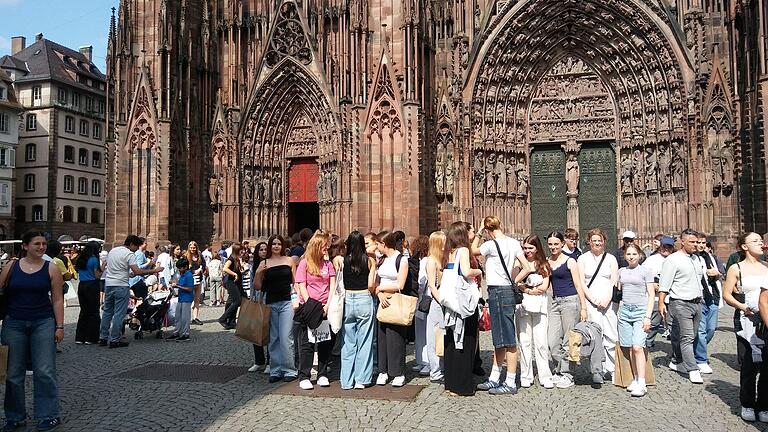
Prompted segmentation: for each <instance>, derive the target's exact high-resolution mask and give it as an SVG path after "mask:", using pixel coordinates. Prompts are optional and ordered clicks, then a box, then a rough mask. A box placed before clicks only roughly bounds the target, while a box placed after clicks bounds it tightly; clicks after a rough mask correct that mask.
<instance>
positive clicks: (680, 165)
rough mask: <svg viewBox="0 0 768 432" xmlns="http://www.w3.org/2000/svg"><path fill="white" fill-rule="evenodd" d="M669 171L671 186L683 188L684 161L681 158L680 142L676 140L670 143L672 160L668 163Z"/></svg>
mask: <svg viewBox="0 0 768 432" xmlns="http://www.w3.org/2000/svg"><path fill="white" fill-rule="evenodd" d="M669 173H670V177H671V180H672V188H673V189H684V188H685V161H684V160H683V152H682V150H681V149H680V144H679V143H677V142H673V143H672V161H671V162H670V165H669Z"/></svg>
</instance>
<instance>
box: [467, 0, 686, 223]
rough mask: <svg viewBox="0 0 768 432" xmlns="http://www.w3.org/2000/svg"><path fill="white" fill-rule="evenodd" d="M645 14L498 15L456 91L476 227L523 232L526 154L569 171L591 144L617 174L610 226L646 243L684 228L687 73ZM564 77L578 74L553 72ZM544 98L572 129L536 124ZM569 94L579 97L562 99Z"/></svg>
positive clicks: (546, 7) (636, 7) (639, 4)
mask: <svg viewBox="0 0 768 432" xmlns="http://www.w3.org/2000/svg"><path fill="white" fill-rule="evenodd" d="M649 9H650V10H649ZM657 9H658V6H654V5H651V4H649V3H648V2H644V1H640V0H630V1H618V0H600V1H598V0H584V1H581V2H562V1H557V0H528V1H521V2H516V3H515V4H513V5H511V4H510V5H508V6H507V7H506V9H505V12H503V13H502V14H500V18H498V19H497V20H496V22H494V23H492V25H491V30H490V31H489V34H490V37H489V38H488V39H487V40H485V41H484V42H483V43H482V44H481V45H480V47H479V48H478V49H477V51H476V52H475V58H477V59H478V63H477V65H476V66H475V68H474V69H473V70H472V72H471V73H470V76H469V82H468V84H469V85H468V86H467V87H466V88H467V90H466V91H467V92H471V95H467V96H471V100H470V113H469V114H470V122H471V128H470V131H471V132H470V135H469V136H468V139H469V140H470V143H471V146H472V148H473V153H474V161H473V163H472V167H471V171H472V178H473V182H472V183H473V189H474V191H473V194H472V195H473V207H474V209H475V213H474V214H475V217H476V218H477V219H479V218H482V216H483V215H485V214H497V215H500V216H501V217H502V220H503V222H504V224H505V225H506V226H509V227H510V229H511V231H513V232H514V233H515V234H518V235H523V234H525V233H528V232H530V230H531V220H530V211H531V202H530V200H531V196H530V188H529V181H530V180H531V178H530V169H531V165H530V162H531V151H532V150H533V149H535V148H537V147H541V146H545V145H547V144H549V145H554V146H560V147H561V148H562V149H563V150H564V151H565V152H566V153H569V156H568V157H566V158H565V159H564V160H565V161H568V160H569V159H573V160H574V162H575V163H576V164H579V163H580V161H579V158H578V154H579V151H580V149H581V146H582V145H584V144H588V143H596V142H602V143H607V144H608V145H609V146H610V147H611V148H615V158H616V159H615V160H614V164H615V166H620V167H621V170H618V169H615V168H614V171H620V172H621V175H619V174H618V173H617V174H616V175H615V180H614V183H615V184H616V185H617V186H620V190H621V193H617V194H616V202H617V203H618V205H617V207H618V209H617V218H618V220H619V224H620V225H621V227H630V228H633V229H635V230H637V231H638V232H639V233H640V235H641V236H643V237H651V236H652V235H653V232H654V231H656V230H663V231H671V230H678V229H681V228H682V227H684V225H686V224H687V207H688V184H687V181H688V180H687V177H686V166H687V161H688V159H689V154H690V151H689V149H690V148H691V144H692V142H691V140H692V139H694V138H693V137H692V136H691V134H690V133H689V126H690V125H689V118H688V107H687V106H686V97H687V94H686V85H685V84H686V83H687V82H688V81H690V80H691V77H692V76H693V73H692V69H691V66H690V60H689V59H688V57H687V55H686V54H685V49H684V48H682V47H681V45H680V42H679V40H678V39H677V36H676V35H675V34H674V32H673V31H672V30H671V26H670V23H669V22H665V21H663V20H664V19H666V18H660V17H666V15H665V13H664V11H663V10H661V9H658V10H657ZM563 61H564V63H562V62H563ZM569 62H570V66H569ZM568 67H572V68H586V69H584V70H583V71H582V72H579V73H576V72H575V69H574V70H573V71H570V72H569V73H565V74H558V73H555V72H557V68H568ZM553 71H554V72H553ZM571 72H572V73H571ZM558 76H559V77H560V78H558ZM568 76H580V77H591V78H589V79H586V80H585V79H582V78H580V79H579V81H580V82H581V83H582V85H583V84H584V83H587V82H592V83H593V86H597V85H598V84H599V86H600V91H599V92H598V93H599V94H597V93H596V94H595V95H594V96H592V95H590V93H589V92H588V91H586V90H579V89H575V88H572V87H569V86H568V82H570V81H572V80H570V79H567V78H563V77H568ZM548 77H549V78H548ZM550 78H554V81H552V80H550ZM551 85H556V86H561V85H565V86H566V87H565V88H563V89H550V88H549V87H550V86H551ZM595 89H597V87H595ZM550 90H553V91H554V93H553V96H552V98H553V99H552V100H551V101H552V102H557V109H558V110H565V112H566V113H570V114H567V115H566V117H568V116H572V117H574V118H573V119H569V118H559V117H556V118H542V116H544V117H547V116H555V114H553V112H552V111H551V107H548V99H547V97H546V94H547V92H548V91H550ZM572 91H576V92H577V93H580V94H579V95H577V96H578V97H571V96H569V95H567V92H572ZM564 92H565V93H564ZM555 93H556V96H555ZM588 101H591V102H590V103H592V106H591V107H588V106H586V105H587V104H586V102H588ZM548 109H549V111H547V110H548ZM595 109H597V112H596V111H595ZM585 110H586V111H585ZM601 110H603V111H604V112H603V113H602V114H605V115H599V114H600V111H601ZM611 110H612V114H609V112H610V111H611ZM590 111H591V113H592V114H589V113H588V112H590ZM574 113H575V114H574ZM638 154H639V157H636V155H638ZM571 156H573V158H571ZM499 158H501V159H502V161H503V163H500V162H499ZM513 161H514V162H513ZM502 167H504V169H502ZM625 168H626V171H627V172H626V173H625V172H624V171H625ZM504 172H506V174H507V175H506V180H507V182H509V179H510V173H514V175H515V176H516V183H517V185H516V186H517V187H516V188H515V190H514V191H512V190H511V189H510V188H509V186H507V189H506V191H505V190H504V189H499V181H498V179H501V178H502V177H503V175H504ZM624 174H626V175H624ZM562 175H563V177H565V172H563V174H562ZM576 180H577V181H576V182H575V185H578V183H579V181H578V180H579V179H578V176H577V177H576ZM530 186H531V187H533V185H530ZM575 188H576V189H578V186H575ZM568 189H574V186H572V187H571V188H568ZM513 192H514V193H513ZM566 192H567V191H566ZM571 192H574V193H577V192H578V190H572V191H571ZM571 195H573V194H571ZM569 201H572V200H571V199H570V198H569ZM660 210H661V211H664V212H665V213H666V214H667V215H669V218H668V219H665V221H668V224H667V225H665V226H662V225H661V222H660V221H659V220H658V218H657V217H655V216H654V214H655V212H658V211H660ZM571 220H573V218H571ZM576 220H578V218H577V219H576Z"/></svg>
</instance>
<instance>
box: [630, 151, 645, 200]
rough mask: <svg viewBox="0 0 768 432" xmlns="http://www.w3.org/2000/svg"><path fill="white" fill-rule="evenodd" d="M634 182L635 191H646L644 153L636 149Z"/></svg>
mask: <svg viewBox="0 0 768 432" xmlns="http://www.w3.org/2000/svg"><path fill="white" fill-rule="evenodd" d="M632 183H633V185H634V190H635V193H641V192H645V169H644V167H643V153H642V152H641V151H640V150H638V149H635V151H634V152H632Z"/></svg>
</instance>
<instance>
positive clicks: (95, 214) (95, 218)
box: [91, 209, 101, 224]
mask: <svg viewBox="0 0 768 432" xmlns="http://www.w3.org/2000/svg"><path fill="white" fill-rule="evenodd" d="M91 223H92V224H98V223H101V212H100V211H99V209H91Z"/></svg>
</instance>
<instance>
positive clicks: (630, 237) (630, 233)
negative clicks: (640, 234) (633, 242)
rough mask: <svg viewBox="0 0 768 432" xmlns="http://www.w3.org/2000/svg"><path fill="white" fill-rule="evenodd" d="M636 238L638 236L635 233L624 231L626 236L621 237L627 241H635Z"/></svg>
mask: <svg viewBox="0 0 768 432" xmlns="http://www.w3.org/2000/svg"><path fill="white" fill-rule="evenodd" d="M635 237H637V236H636V235H635V232H634V231H624V234H622V235H621V238H625V239H633V238H635Z"/></svg>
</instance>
